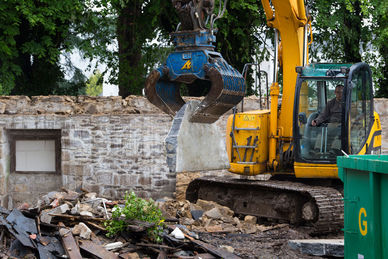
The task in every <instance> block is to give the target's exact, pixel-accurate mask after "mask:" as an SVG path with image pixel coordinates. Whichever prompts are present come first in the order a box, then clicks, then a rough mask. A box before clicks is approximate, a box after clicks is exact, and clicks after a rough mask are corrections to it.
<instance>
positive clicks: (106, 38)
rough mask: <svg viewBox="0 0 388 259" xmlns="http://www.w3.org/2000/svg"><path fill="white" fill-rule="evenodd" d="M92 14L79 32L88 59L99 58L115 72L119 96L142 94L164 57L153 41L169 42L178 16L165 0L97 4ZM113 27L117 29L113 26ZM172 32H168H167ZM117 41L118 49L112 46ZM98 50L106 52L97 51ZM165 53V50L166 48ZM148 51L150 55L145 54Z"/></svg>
mask: <svg viewBox="0 0 388 259" xmlns="http://www.w3.org/2000/svg"><path fill="white" fill-rule="evenodd" d="M93 6H94V7H95V8H97V9H98V11H95V10H91V11H89V13H88V16H90V17H92V19H90V17H86V18H85V19H84V20H83V22H82V23H81V24H80V25H78V28H77V31H78V32H83V33H82V36H79V37H78V38H79V39H78V42H79V48H80V49H81V50H82V52H83V53H84V55H85V57H89V58H95V57H97V58H98V59H99V60H100V61H101V62H104V63H107V64H108V67H109V68H110V69H111V70H112V71H113V73H111V78H110V82H111V83H116V84H118V86H119V95H121V96H123V97H126V96H128V95H130V94H141V93H142V89H143V87H144V82H145V77H146V74H147V72H149V71H148V69H149V64H155V63H157V62H156V61H155V60H156V59H160V58H161V57H160V56H159V57H158V56H156V55H155V54H153V53H159V54H160V53H163V54H165V51H163V50H162V51H160V50H159V47H160V44H151V43H150V41H151V40H152V39H155V38H156V37H159V40H161V41H163V42H165V41H166V39H167V38H168V37H166V35H168V33H169V32H171V30H172V26H173V25H172V24H173V21H174V19H176V15H175V14H174V13H173V12H172V5H171V2H170V1H165V0H153V1H149V0H94V1H93ZM112 24H113V26H112ZM166 29H167V30H168V32H167V30H166ZM114 41H116V43H117V49H116V48H114V49H113V50H112V46H111V45H110V44H111V43H112V42H114ZM96 47H97V48H101V49H105V53H104V52H103V51H100V50H98V51H96ZM162 49H163V48H162ZM145 51H147V53H145Z"/></svg>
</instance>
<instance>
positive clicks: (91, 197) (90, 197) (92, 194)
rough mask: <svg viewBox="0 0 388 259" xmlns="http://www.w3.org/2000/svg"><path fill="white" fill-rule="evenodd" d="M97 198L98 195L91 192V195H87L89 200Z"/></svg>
mask: <svg viewBox="0 0 388 259" xmlns="http://www.w3.org/2000/svg"><path fill="white" fill-rule="evenodd" d="M96 197H97V193H95V192H89V193H87V194H85V198H86V199H87V200H94V199H95V198H96Z"/></svg>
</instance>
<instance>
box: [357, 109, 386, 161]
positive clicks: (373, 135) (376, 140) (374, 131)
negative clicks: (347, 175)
mask: <svg viewBox="0 0 388 259" xmlns="http://www.w3.org/2000/svg"><path fill="white" fill-rule="evenodd" d="M374 118H375V120H374V122H373V126H372V128H371V130H370V132H369V135H368V139H367V141H366V143H365V145H364V146H363V147H362V149H361V151H360V152H358V154H357V155H365V154H366V151H367V147H370V145H371V144H372V145H373V147H372V148H378V147H381V123H380V116H379V115H378V113H377V112H374ZM378 133H380V134H378ZM372 141H373V143H372Z"/></svg>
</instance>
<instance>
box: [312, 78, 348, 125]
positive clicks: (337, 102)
mask: <svg viewBox="0 0 388 259" xmlns="http://www.w3.org/2000/svg"><path fill="white" fill-rule="evenodd" d="M343 89H344V86H343V85H337V86H336V87H335V91H334V94H335V98H333V99H332V100H330V101H328V102H327V104H326V107H325V109H324V111H323V112H322V113H321V114H319V116H318V117H317V118H316V119H315V120H312V121H311V125H312V126H314V127H315V126H319V125H321V124H322V123H330V122H336V123H340V122H341V113H342V108H341V99H342V90H343Z"/></svg>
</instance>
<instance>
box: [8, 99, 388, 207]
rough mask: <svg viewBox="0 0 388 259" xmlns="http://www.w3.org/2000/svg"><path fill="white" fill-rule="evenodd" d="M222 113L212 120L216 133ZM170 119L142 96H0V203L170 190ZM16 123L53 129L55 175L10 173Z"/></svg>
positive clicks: (381, 102) (248, 106)
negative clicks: (64, 191)
mask: <svg viewBox="0 0 388 259" xmlns="http://www.w3.org/2000/svg"><path fill="white" fill-rule="evenodd" d="M193 99H195V98H193ZM375 105H376V110H377V112H378V113H379V114H380V116H381V122H382V125H383V145H384V147H383V150H384V152H386V153H387V154H388V134H387V133H388V132H387V131H388V102H387V100H385V99H377V100H376V102H375ZM244 109H245V110H252V109H258V104H257V99H255V98H247V99H246V100H245V103H244ZM226 117H227V116H223V117H222V118H221V119H220V120H219V121H218V122H217V125H218V127H219V128H220V129H222V133H221V134H220V137H222V138H224V134H225V131H224V129H225V125H226ZM171 122H172V118H171V117H169V116H167V115H165V114H163V113H161V112H160V111H159V110H158V109H157V108H155V107H154V106H153V105H151V104H150V103H149V102H148V101H147V100H146V99H145V98H143V97H133V96H131V97H128V98H126V99H122V98H121V97H98V98H93V97H85V96H80V97H69V96H46V97H45V96H37V97H31V98H29V97H25V96H5V97H4V96H3V97H0V205H2V206H8V205H9V207H12V206H15V205H17V204H18V203H20V202H23V201H27V202H33V201H34V200H35V198H36V197H39V195H40V194H41V193H44V192H47V191H50V190H55V189H59V188H60V187H62V186H63V187H64V188H68V189H71V190H80V189H82V188H84V189H87V190H89V191H93V192H97V193H98V194H99V195H101V196H106V197H111V198H121V197H123V194H124V193H125V191H128V190H134V191H135V192H136V193H137V194H139V195H140V196H142V197H152V198H154V199H156V198H160V197H163V196H173V195H174V192H175V191H176V175H175V173H170V172H169V170H168V167H167V164H166V151H165V148H164V138H165V137H166V135H167V133H168V131H169V128H170V125H171ZM385 129H387V130H385ZM16 130H59V131H60V154H61V161H60V172H59V174H41V173H36V172H34V173H32V172H30V173H26V172H23V173H20V174H19V173H15V172H11V160H12V159H11V158H12V154H11V153H12V152H11V150H10V146H11V145H10V143H11V142H10V135H12V134H13V132H14V131H16ZM218 173H219V172H218ZM221 173H224V172H221Z"/></svg>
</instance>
